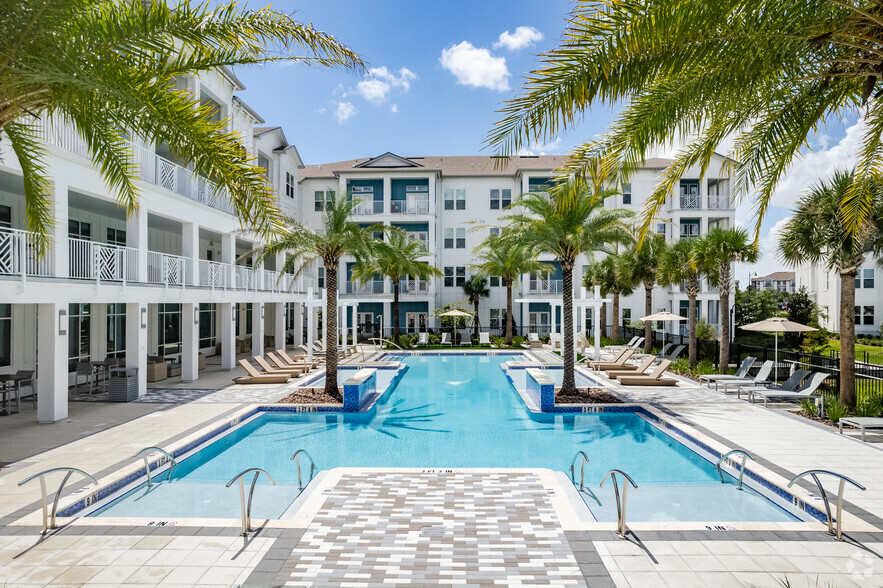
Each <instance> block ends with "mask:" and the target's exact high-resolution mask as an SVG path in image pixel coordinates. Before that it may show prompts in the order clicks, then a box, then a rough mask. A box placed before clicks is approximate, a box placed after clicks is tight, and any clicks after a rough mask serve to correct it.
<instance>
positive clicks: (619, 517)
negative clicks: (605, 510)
mask: <svg viewBox="0 0 883 588" xmlns="http://www.w3.org/2000/svg"><path fill="white" fill-rule="evenodd" d="M578 459H581V462H580V463H581V466H580V472H579V491H580V492H582V491H583V487H584V486H585V476H586V464H587V463H589V456H588V455H586V453H585V451H577V452H576V455H574V456H573V459H572V460H571V462H570V481H571V482H573V485H574V486H576V461H577V460H578ZM617 474H619V475H620V476H622V495H620V493H619V483H618V482H617V481H616V475H617ZM608 477H609V478H610V479H611V480H613V492H614V494H615V495H616V533H617V535H619V536H620V538H622V539H625V537H626V535H627V534H628V532H629V529H628V526H627V525H626V523H625V506H626V496H627V494H628V487H629V484H631V485H632V487H633V488H635V489H637V487H638V485H637V484H635V481H634V480H632V478H631V476H629V475H628V474H627V473H625V472H624V471H622V470H610V471H609V472H607V473H606V474H604V477H603V478H602V479H601V485H600V486H599V488H603V487H604V482H606V481H607V478H608Z"/></svg>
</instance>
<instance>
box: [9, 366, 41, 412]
mask: <svg viewBox="0 0 883 588" xmlns="http://www.w3.org/2000/svg"><path fill="white" fill-rule="evenodd" d="M12 382H13V383H14V384H15V397H16V399H17V401H18V402H21V387H22V386H30V387H31V398H33V400H34V407H36V406H37V387H36V386H34V370H18V371H17V372H15V375H14V376H12Z"/></svg>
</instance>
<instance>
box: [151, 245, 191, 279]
mask: <svg viewBox="0 0 883 588" xmlns="http://www.w3.org/2000/svg"><path fill="white" fill-rule="evenodd" d="M186 271H187V258H184V257H181V256H180V255H171V254H169V253H158V252H156V251H148V252H147V282H148V283H150V284H163V285H165V286H183V285H185V284H186V281H185V272H186Z"/></svg>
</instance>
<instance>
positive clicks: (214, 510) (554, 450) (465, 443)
mask: <svg viewBox="0 0 883 588" xmlns="http://www.w3.org/2000/svg"><path fill="white" fill-rule="evenodd" d="M400 359H401V361H402V362H403V363H404V364H406V365H407V367H408V370H407V372H406V373H405V375H404V377H403V378H402V379H401V380H400V381H399V383H398V386H397V387H396V388H395V389H394V390H393V391H392V392H391V393H387V394H386V395H384V396H383V397H382V398H381V399H380V400H379V401H378V403H377V404H376V406H375V408H374V409H372V410H371V411H369V412H367V413H355V414H322V413H297V414H293V413H265V414H261V415H260V416H258V417H257V418H255V419H253V420H251V421H250V422H248V423H246V424H244V425H243V426H241V427H239V428H238V429H236V430H234V431H232V432H231V433H229V434H228V435H226V436H224V437H222V438H220V439H219V440H218V441H216V442H214V443H212V444H210V445H208V446H207V447H205V448H203V449H201V450H200V451H198V452H196V453H195V454H194V455H192V456H190V457H188V458H186V459H184V460H182V461H181V463H180V464H179V466H178V467H177V468H175V469H174V470H173V471H172V479H171V481H169V482H165V481H162V482H159V483H156V484H154V486H153V487H152V488H149V489H148V488H146V486H144V485H142V486H140V487H138V488H135V489H134V490H132V491H130V492H128V493H127V494H126V495H124V496H123V497H121V498H119V499H117V500H115V501H113V502H112V503H110V504H109V505H106V506H104V507H102V508H101V509H99V510H98V511H96V512H94V513H92V514H91V515H90V516H138V517H143V516H156V517H218V518H236V517H238V516H239V508H240V507H239V495H238V491H237V490H236V489H235V488H229V489H228V488H225V487H224V485H225V484H226V482H227V481H229V480H230V479H231V478H232V477H233V476H235V475H236V474H237V473H239V472H240V471H242V470H244V469H246V468H249V467H260V468H263V469H265V470H266V471H267V472H269V473H270V474H271V475H272V476H273V477H274V478H275V480H276V482H277V484H278V486H275V487H272V486H270V485H269V484H267V483H261V485H260V487H259V488H258V489H257V490H256V494H259V495H260V500H257V499H256V500H255V503H254V515H255V516H257V517H261V518H278V517H280V516H281V515H282V514H283V513H284V512H285V510H286V509H287V508H288V506H289V505H290V504H291V502H292V501H293V500H294V499H295V498H296V497H297V495H298V489H297V472H296V469H295V467H294V464H293V462H291V461H289V460H290V457H291V455H292V454H293V453H294V452H295V451H296V450H298V449H306V450H307V451H308V452H309V453H310V454H311V455H312V456H313V457H314V458H315V460H316V463H317V465H318V467H319V468H321V469H329V468H333V467H339V466H355V467H431V468H550V469H553V470H559V471H567V470H568V469H569V465H570V462H571V459H572V458H573V456H574V455H575V453H576V452H577V451H580V450H582V451H585V452H586V454H588V456H589V458H590V460H591V461H590V462H589V464H588V466H587V468H586V481H587V484H588V486H589V487H590V488H591V491H590V492H587V493H585V495H584V500H585V501H586V503H587V504H588V506H589V508H590V510H591V511H592V514H593V516H594V517H595V518H596V519H597V520H599V521H613V520H615V518H616V506H615V503H614V501H613V489H612V487H611V485H610V484H606V485H605V487H604V488H603V489H599V488H598V483H599V482H600V480H601V478H602V477H603V475H604V474H605V473H606V472H607V471H609V470H611V469H614V468H617V469H621V470H623V471H625V472H627V473H628V474H630V475H631V477H632V478H634V480H635V481H636V482H637V483H638V485H639V489H638V490H634V491H632V492H630V493H629V505H628V509H629V520H631V521H703V522H705V521H733V522H736V521H796V520H799V519H797V518H796V517H795V516H794V514H792V513H789V512H787V511H786V510H785V509H783V508H780V507H779V506H777V505H775V504H774V503H772V502H771V501H769V500H767V499H766V498H764V497H763V496H761V495H759V494H758V493H756V492H755V491H753V490H751V489H748V488H746V489H745V490H744V491H740V490H738V489H737V488H736V485H735V480H733V478H731V477H729V476H725V480H726V483H721V482H720V479H719V478H718V474H717V472H716V471H715V469H714V466H713V464H712V463H710V462H709V461H707V460H706V459H704V458H703V457H701V456H700V455H698V454H697V453H695V452H693V451H691V450H690V449H689V448H687V447H686V446H685V445H682V444H681V443H679V442H678V441H677V440H676V439H674V438H673V437H670V436H669V435H667V434H665V433H664V432H662V431H661V430H659V429H658V428H656V427H655V426H653V425H652V424H650V423H649V422H647V421H646V420H644V419H643V418H641V417H640V416H638V415H636V414H632V413H600V414H569V415H564V414H532V413H530V412H529V411H528V410H527V409H526V407H525V406H524V404H523V402H522V400H521V398H520V397H519V395H518V393H517V392H516V391H515V390H514V389H513V387H512V384H511V383H510V382H509V380H508V379H507V378H506V376H505V374H504V372H503V369H502V367H501V366H502V364H503V363H504V362H506V361H510V360H512V359H513V358H512V356H507V355H499V356H495V355H478V354H468V355H467V354H464V355H406V356H401V357H400ZM381 371H382V370H381ZM163 477H164V476H163Z"/></svg>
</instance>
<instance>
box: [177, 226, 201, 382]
mask: <svg viewBox="0 0 883 588" xmlns="http://www.w3.org/2000/svg"><path fill="white" fill-rule="evenodd" d="M181 255H182V256H183V257H185V258H186V259H187V261H186V262H185V266H186V268H187V269H185V270H184V271H185V272H186V278H187V282H186V283H187V284H189V285H192V286H198V285H199V225H198V224H197V223H182V225H181ZM181 373H182V374H183V373H184V372H183V371H182V372H181Z"/></svg>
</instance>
